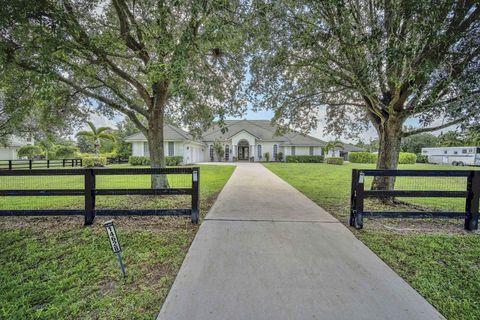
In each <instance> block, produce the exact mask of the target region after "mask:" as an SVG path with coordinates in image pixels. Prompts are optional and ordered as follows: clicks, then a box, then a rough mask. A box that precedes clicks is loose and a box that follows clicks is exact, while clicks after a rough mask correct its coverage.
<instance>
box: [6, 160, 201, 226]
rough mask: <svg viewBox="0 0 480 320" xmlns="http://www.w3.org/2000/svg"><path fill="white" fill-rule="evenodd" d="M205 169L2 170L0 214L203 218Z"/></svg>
mask: <svg viewBox="0 0 480 320" xmlns="http://www.w3.org/2000/svg"><path fill="white" fill-rule="evenodd" d="M199 179H200V169H199V168H141V169H62V170H58V169H51V170H12V171H0V216H15V215H16V216H22V215H23V216H29V215H33V216H35V215H36V216H39V215H84V216H85V224H87V225H88V224H91V223H93V219H94V218H95V216H96V215H140V216H142V215H145V216H147V215H174V216H178V215H190V216H191V218H192V222H195V223H196V222H198V218H199Z"/></svg>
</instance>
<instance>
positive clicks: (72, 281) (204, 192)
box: [0, 165, 234, 319]
mask: <svg viewBox="0 0 480 320" xmlns="http://www.w3.org/2000/svg"><path fill="white" fill-rule="evenodd" d="M115 167H118V166H115ZM200 167H201V179H200V198H201V213H202V215H205V214H206V213H207V212H208V210H209V209H210V207H211V206H212V205H213V202H214V201H215V199H216V196H217V195H218V193H219V192H220V191H221V189H222V188H223V186H224V185H225V183H226V182H227V180H228V179H229V178H230V176H231V174H232V173H233V170H234V167H233V166H209V165H204V166H200ZM130 179H131V178H130ZM133 179H134V178H133ZM140 183H142V182H140ZM67 198H68V197H67ZM132 199H134V200H132ZM129 200H130V201H132V202H133V203H134V204H136V205H138V206H139V207H141V206H142V202H144V201H147V202H148V201H155V204H157V205H166V206H177V205H182V202H185V201H187V202H188V200H189V199H183V198H180V199H178V200H172V199H171V198H169V197H161V198H160V197H156V198H155V199H153V197H147V198H145V199H144V198H128V197H124V196H119V197H116V198H114V197H111V198H109V199H108V201H107V203H108V205H109V206H114V207H118V208H122V207H125V206H127V205H129V203H128V202H126V201H129ZM70 201H71V202H72V205H74V204H75V201H73V200H72V199H67V202H70ZM52 202H54V200H50V205H51V207H55V204H54V203H52ZM47 203H48V202H47ZM43 204H44V203H42V205H43ZM0 205H1V204H0ZM108 219H110V218H109V217H97V218H96V219H95V222H94V225H93V226H91V227H84V226H83V217H2V218H0V306H1V307H0V318H1V319H153V318H155V316H156V314H157V313H158V312H159V310H160V307H161V305H162V303H163V301H164V299H165V297H166V295H167V293H168V290H169V288H170V286H171V284H172V283H173V281H174V279H175V276H176V274H177V272H178V270H179V268H180V266H181V263H182V261H183V259H184V257H185V254H186V252H187V251H188V248H189V246H190V243H191V241H192V240H193V238H194V236H195V233H196V231H197V229H198V226H197V225H193V224H192V223H191V222H190V218H189V217H118V218H117V217H116V218H115V219H114V220H115V225H116V228H117V232H118V236H119V240H120V242H121V245H122V249H123V253H122V254H123V257H124V261H125V266H126V269H127V274H128V276H127V278H125V279H123V277H122V274H121V271H120V268H119V265H118V261H117V258H116V257H115V256H114V255H113V253H112V251H111V248H110V244H109V242H108V239H107V236H106V232H105V230H104V228H103V226H102V224H103V222H105V221H106V220H108Z"/></svg>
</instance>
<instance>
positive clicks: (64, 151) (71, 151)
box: [55, 146, 78, 159]
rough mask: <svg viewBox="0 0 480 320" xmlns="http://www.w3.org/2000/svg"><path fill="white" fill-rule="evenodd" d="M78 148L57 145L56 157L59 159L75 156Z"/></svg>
mask: <svg viewBox="0 0 480 320" xmlns="http://www.w3.org/2000/svg"><path fill="white" fill-rule="evenodd" d="M77 151H78V149H77V148H76V147H74V146H56V147H55V157H56V158H57V159H68V158H75V156H76V155H77Z"/></svg>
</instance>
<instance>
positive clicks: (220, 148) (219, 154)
mask: <svg viewBox="0 0 480 320" xmlns="http://www.w3.org/2000/svg"><path fill="white" fill-rule="evenodd" d="M213 150H214V151H215V154H216V155H217V157H218V161H222V159H223V156H224V155H225V150H224V149H223V145H222V144H221V143H220V142H219V141H215V143H214V144H213Z"/></svg>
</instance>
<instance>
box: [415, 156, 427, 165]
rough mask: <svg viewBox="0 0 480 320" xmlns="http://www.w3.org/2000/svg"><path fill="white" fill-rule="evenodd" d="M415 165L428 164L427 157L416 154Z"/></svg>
mask: <svg viewBox="0 0 480 320" xmlns="http://www.w3.org/2000/svg"><path fill="white" fill-rule="evenodd" d="M417 163H428V156H426V155H423V154H417Z"/></svg>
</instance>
